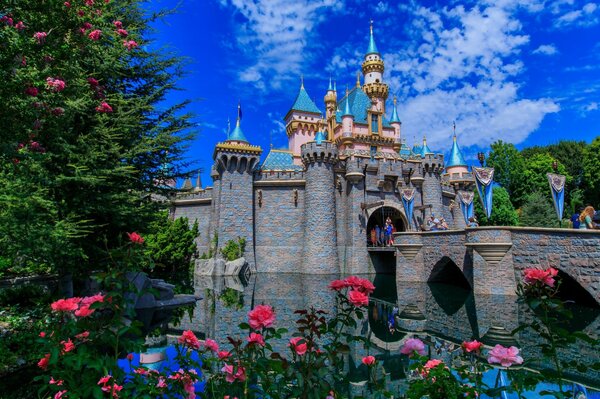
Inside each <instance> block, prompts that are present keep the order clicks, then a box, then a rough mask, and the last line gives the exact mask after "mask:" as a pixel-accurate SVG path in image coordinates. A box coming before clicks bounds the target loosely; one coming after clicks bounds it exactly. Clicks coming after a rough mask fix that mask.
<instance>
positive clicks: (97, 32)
mask: <svg viewBox="0 0 600 399" xmlns="http://www.w3.org/2000/svg"><path fill="white" fill-rule="evenodd" d="M100 36H102V31H101V30H100V29H95V30H93V31H91V32H90V33H89V35H88V37H89V38H90V39H92V40H94V41H96V40H100Z"/></svg>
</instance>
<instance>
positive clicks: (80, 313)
mask: <svg viewBox="0 0 600 399" xmlns="http://www.w3.org/2000/svg"><path fill="white" fill-rule="evenodd" d="M92 313H94V309H90V306H89V305H82V306H80V307H79V309H77V310H76V311H75V313H74V314H75V316H77V317H88V316H90V315H91V314H92Z"/></svg>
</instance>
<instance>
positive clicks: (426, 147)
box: [421, 138, 433, 158]
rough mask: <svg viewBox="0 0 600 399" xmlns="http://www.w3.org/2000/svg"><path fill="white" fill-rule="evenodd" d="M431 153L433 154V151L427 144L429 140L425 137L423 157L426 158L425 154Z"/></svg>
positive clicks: (422, 149)
mask: <svg viewBox="0 0 600 399" xmlns="http://www.w3.org/2000/svg"><path fill="white" fill-rule="evenodd" d="M431 154H433V151H431V150H430V149H429V146H428V145H427V140H426V139H425V138H423V147H421V158H425V155H431Z"/></svg>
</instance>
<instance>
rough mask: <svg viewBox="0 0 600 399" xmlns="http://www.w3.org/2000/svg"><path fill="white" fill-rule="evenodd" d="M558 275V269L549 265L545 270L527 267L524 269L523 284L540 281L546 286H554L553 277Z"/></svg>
mask: <svg viewBox="0 0 600 399" xmlns="http://www.w3.org/2000/svg"><path fill="white" fill-rule="evenodd" d="M557 275H558V270H556V269H554V268H552V267H550V268H548V269H546V270H541V269H535V268H528V269H525V284H535V283H537V282H540V283H542V284H544V285H547V286H548V287H551V288H552V287H554V277H556V276H557Z"/></svg>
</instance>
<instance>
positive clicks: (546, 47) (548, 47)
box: [533, 44, 558, 55]
mask: <svg viewBox="0 0 600 399" xmlns="http://www.w3.org/2000/svg"><path fill="white" fill-rule="evenodd" d="M533 54H542V55H554V54H558V49H557V48H556V46H555V45H554V44H542V45H541V46H540V47H538V48H536V49H535V50H533Z"/></svg>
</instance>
